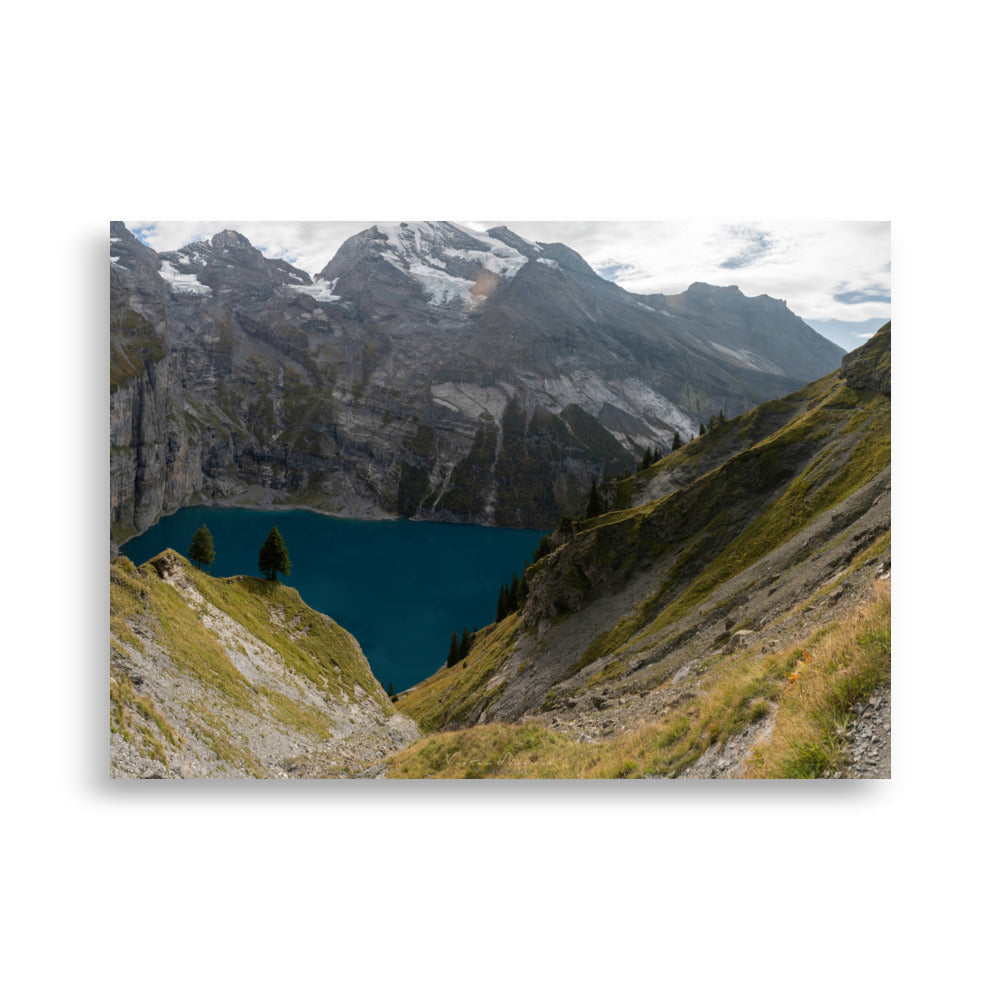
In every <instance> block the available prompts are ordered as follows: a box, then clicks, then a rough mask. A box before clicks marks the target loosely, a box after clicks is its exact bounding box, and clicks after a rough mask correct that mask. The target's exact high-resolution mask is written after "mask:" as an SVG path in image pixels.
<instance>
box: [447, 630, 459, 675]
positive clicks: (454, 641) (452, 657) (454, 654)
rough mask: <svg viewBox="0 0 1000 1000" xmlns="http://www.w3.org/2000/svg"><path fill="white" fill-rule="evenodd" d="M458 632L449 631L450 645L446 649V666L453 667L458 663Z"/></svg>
mask: <svg viewBox="0 0 1000 1000" xmlns="http://www.w3.org/2000/svg"><path fill="white" fill-rule="evenodd" d="M458 660H459V656H458V633H457V632H452V633H451V646H450V647H449V649H448V666H449V667H453V666H455V664H456V663H458Z"/></svg>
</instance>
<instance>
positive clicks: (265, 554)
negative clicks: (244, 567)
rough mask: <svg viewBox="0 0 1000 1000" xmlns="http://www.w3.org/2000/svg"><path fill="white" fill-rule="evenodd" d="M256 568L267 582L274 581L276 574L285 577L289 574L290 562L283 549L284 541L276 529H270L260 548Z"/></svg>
mask: <svg viewBox="0 0 1000 1000" xmlns="http://www.w3.org/2000/svg"><path fill="white" fill-rule="evenodd" d="M257 568H258V569H259V570H260V571H261V572H262V573H263V574H264V578H265V579H267V580H276V579H277V574H278V573H284V574H285V576H288V574H289V573H291V571H292V562H291V560H290V559H289V558H288V549H286V548H285V540H284V539H283V538H282V537H281V535H280V534H279V533H278V529H277V528H272V529H271V531H270V533H269V534H268V536H267V538H266V539H265V540H264V544H263V545H262V546H261V547H260V553H259V555H258V556H257Z"/></svg>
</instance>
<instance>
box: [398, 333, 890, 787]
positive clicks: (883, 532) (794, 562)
mask: <svg viewBox="0 0 1000 1000" xmlns="http://www.w3.org/2000/svg"><path fill="white" fill-rule="evenodd" d="M890 336H891V331H890V327H889V325H888V324H887V325H886V326H885V327H883V329H882V330H881V331H879V333H878V334H877V335H876V336H875V337H873V338H872V339H871V341H869V343H868V344H866V345H865V346H864V347H863V348H861V349H860V350H858V351H855V352H853V353H852V354H850V355H848V356H847V357H846V358H845V359H844V362H843V364H842V366H841V368H840V369H838V370H837V371H836V372H834V373H832V374H831V375H829V376H827V377H826V378H823V379H820V380H818V381H816V382H813V383H811V384H810V385H808V386H806V387H805V388H803V389H801V390H800V391H798V392H796V393H793V394H792V395H790V396H786V397H783V398H782V399H779V400H775V401H773V402H771V403H766V404H764V405H762V406H759V407H757V408H756V409H754V410H752V411H750V412H749V413H747V414H744V415H743V416H741V417H739V418H737V419H735V420H730V421H723V422H721V423H720V424H718V425H717V426H714V427H713V428H712V430H711V431H709V432H708V433H706V434H704V435H702V436H701V437H699V438H698V439H696V440H695V441H694V442H692V443H690V444H688V445H686V446H685V447H683V448H681V449H679V450H677V451H675V452H673V453H672V454H671V455H669V456H667V458H665V459H663V460H662V461H660V462H658V463H656V464H655V465H653V466H652V467H651V468H649V469H647V470H644V471H643V472H640V473H638V474H637V475H636V476H634V477H630V478H628V479H622V480H619V481H614V482H610V483H606V484H605V486H604V487H603V493H604V499H605V501H606V502H607V503H609V504H610V505H612V506H616V501H617V509H612V510H609V511H607V512H606V513H604V514H601V515H599V516H597V517H593V518H590V519H589V520H585V521H582V522H574V523H564V525H563V526H562V527H561V528H560V530H559V531H557V532H555V533H554V534H553V535H552V536H550V538H549V540H548V543H547V545H546V546H543V549H542V552H544V554H541V555H540V558H538V559H537V560H536V562H535V563H534V565H532V566H531V567H530V568H529V570H528V573H527V583H528V596H527V598H526V600H524V601H523V602H522V605H521V607H520V608H519V609H518V611H517V612H516V614H513V615H511V616H509V617H507V618H505V619H504V620H503V621H501V622H500V623H498V624H496V625H494V626H490V627H489V628H488V629H485V630H482V631H481V632H480V633H479V634H478V635H477V636H476V639H475V642H474V643H473V646H472V650H471V652H470V654H469V656H468V657H467V658H466V659H465V660H463V661H461V662H460V663H458V664H456V665H454V666H452V667H447V668H443V669H442V670H441V671H439V672H438V673H437V674H435V675H434V676H433V677H431V678H428V679H427V680H426V681H424V682H423V683H421V684H420V685H417V687H415V688H414V689H412V690H411V691H408V692H406V693H405V694H404V695H403V696H402V697H401V698H400V707H401V708H402V709H403V710H404V711H406V712H407V713H408V714H410V715H412V716H413V718H415V719H416V720H417V721H418V722H419V723H420V725H421V726H422V727H423V728H424V729H426V730H445V731H449V732H457V731H460V730H468V727H470V726H472V727H475V728H474V729H473V730H471V732H470V733H468V734H467V735H466V736H465V737H463V738H464V739H468V740H472V741H473V742H474V743H475V742H476V741H478V740H481V739H483V738H485V734H486V730H487V729H489V727H490V726H491V725H493V726H494V727H495V726H496V725H501V726H503V725H506V726H510V725H512V724H514V730H513V731H512V732H513V735H511V736H510V739H509V740H508V739H507V738H506V737H505V738H503V739H499V744H498V745H499V746H507V747H508V749H507V750H505V751H503V753H501V754H500V758H503V757H504V754H509V755H510V756H509V757H508V758H506V759H507V760H508V762H509V761H511V760H518V759H520V757H519V756H518V755H519V754H521V753H526V754H527V756H528V758H530V757H531V755H532V753H534V754H535V755H536V757H537V760H542V759H545V754H546V753H547V752H548V751H544V752H543V750H542V749H539V747H541V746H542V744H546V745H548V744H549V743H551V742H552V741H556V742H558V741H559V740H564V741H566V740H568V741H569V743H572V744H574V745H575V744H577V743H580V744H590V743H591V742H593V743H594V744H595V746H596V747H597V749H593V748H592V749H591V751H589V757H588V760H591V763H589V764H587V766H586V767H583V765H582V764H581V765H580V767H581V768H582V771H580V772H579V773H580V774H581V775H582V774H583V773H584V772H586V773H591V774H594V773H597V772H601V773H603V772H602V765H601V764H600V763H597V764H594V763H593V759H594V758H600V757H601V753H600V746H602V745H603V746H604V747H605V749H606V750H608V752H609V753H610V748H611V747H612V744H613V743H614V741H615V740H620V739H622V738H623V736H624V735H625V734H627V733H632V732H635V731H637V730H639V729H641V728H642V727H644V726H648V725H659V721H658V720H661V719H663V718H666V717H670V718H671V720H672V723H671V724H672V725H674V726H675V727H676V731H677V732H678V733H680V731H681V730H682V729H683V730H684V732H685V733H687V732H689V731H690V732H695V731H697V732H698V738H699V740H701V741H702V742H698V741H696V742H695V743H693V744H691V746H690V747H689V748H688V749H687V750H686V751H685V752H684V753H681V754H680V755H679V756H678V757H676V758H671V759H670V760H669V761H668V760H665V759H660V758H662V757H663V755H660V758H658V759H659V763H656V762H655V761H654V760H653V759H652V757H645V758H643V759H644V761H645V763H644V765H643V768H646V769H648V773H650V774H670V775H680V774H684V773H689V772H690V773H692V774H697V773H698V766H699V765H698V761H699V760H700V759H701V758H703V757H705V755H707V754H710V753H717V752H718V751H719V748H720V746H725V745H726V743H727V741H728V740H730V739H742V740H743V742H744V744H745V745H744V746H743V747H742V751H741V753H740V757H741V760H742V761H743V763H744V764H745V763H746V761H747V760H748V758H749V755H750V754H751V750H752V747H753V745H754V741H755V740H758V739H762V738H763V737H764V730H765V728H766V727H768V726H770V727H773V726H774V725H775V722H776V718H778V717H779V715H780V713H779V707H780V705H781V704H782V703H783V700H784V699H783V697H782V695H783V694H784V688H783V686H782V685H783V684H785V683H787V681H788V678H789V677H790V676H791V675H793V674H795V675H802V674H803V672H804V670H805V668H804V667H803V668H798V669H797V668H796V667H795V665H796V664H799V663H805V662H807V661H803V659H802V654H803V653H804V652H805V648H804V646H803V644H804V643H809V642H818V641H820V640H821V639H822V637H823V635H824V634H825V633H824V630H825V629H827V630H828V629H848V627H849V624H850V623H851V622H854V621H855V620H856V619H858V616H862V617H863V616H866V615H868V616H871V615H875V614H876V611H875V610H873V609H878V608H881V609H882V611H881V612H879V613H880V614H882V618H883V619H884V621H883V622H882V624H881V625H878V626H877V627H876V626H873V628H872V630H871V631H872V632H873V634H875V633H877V634H878V636H879V638H878V639H877V640H875V639H865V640H864V642H862V641H861V640H860V639H858V638H857V637H856V636H855V638H853V639H848V638H845V639H844V643H843V646H844V648H843V650H841V652H840V653H837V654H831V656H830V658H829V664H832V666H830V669H829V670H828V671H827V672H826V674H825V675H824V676H826V678H827V680H826V681H824V683H829V684H833V683H834V682H833V680H831V678H833V677H834V675H836V674H837V671H838V670H840V668H841V667H843V666H844V662H846V660H851V661H852V662H853V659H856V658H857V657H856V656H855V654H856V653H858V650H868V649H870V648H871V645H872V643H874V644H875V645H876V646H877V647H878V648H879V649H880V650H883V651H884V653H885V655H884V657H881V658H880V659H879V666H878V668H877V669H874V670H873V671H871V678H872V680H871V684H876V683H877V684H882V685H885V684H887V683H888V645H887V636H888V598H887V596H885V595H882V594H880V593H879V592H878V590H877V588H879V587H882V588H884V587H886V586H887V584H885V583H884V581H885V580H886V579H887V578H888V573H889V566H890V555H891V534H890V530H891V525H890V506H891V493H890V395H889V393H890V381H889V372H890ZM546 549H547V550H548V551H545V550H546ZM880 620H881V619H880ZM852 634H853V633H852ZM845 635H846V633H845ZM858 655H860V654H858ZM845 658H846V660H845ZM861 658H862V659H863V658H864V657H861ZM805 672H806V673H808V670H805ZM729 673H732V674H733V676H734V677H736V678H740V677H743V678H746V677H756V678H757V680H756V681H754V682H753V683H751V684H750V685H749V688H748V690H747V691H746V692H744V694H743V695H741V696H740V698H738V699H737V702H736V703H735V707H732V706H731V708H732V710H731V711H730V710H728V709H727V710H726V711H721V710H719V711H715V710H713V711H709V709H708V705H709V701H710V699H709V701H706V699H707V698H709V693H710V692H716V694H718V693H719V690H718V689H719V684H720V683H721V682H720V678H721V677H723V676H728V674H729ZM837 683H839V681H838V682H837ZM845 683H846V682H845ZM852 683H853V682H852ZM866 683H867V682H866ZM737 686H738V685H737ZM800 687H801V685H800ZM864 687H865V685H864V684H861V685H860V686H857V688H856V690H855V688H852V687H851V685H850V684H848V685H847V690H849V691H854V694H856V695H857V697H860V696H861V695H860V694H858V692H859V691H861V690H862V689H863V688H864ZM796 690H798V689H796ZM841 700H842V699H840V700H837V699H833V701H831V702H830V704H833V703H834V702H836V704H837V705H838V706H840V701H841ZM723 701H725V699H723ZM682 706H686V707H684V708H683V709H682V708H681V707H682ZM841 710H842V707H838V708H837V709H836V711H834V710H832V709H831V711H832V712H833V714H834V715H836V713H837V712H840V711H841ZM720 711H721V715H720V714H719V712H720ZM678 712H680V714H677V713H678ZM705 712H708V716H710V717H711V718H712V719H713V720H714V721H713V722H712V724H711V725H709V726H708V728H707V729H705V730H704V731H703V730H700V729H699V728H698V726H697V725H695V724H694V722H693V721H692V720H693V719H697V718H699V717H701V716H702V715H703V714H704V713H705ZM831 718H832V716H831ZM685 719H686V720H687V722H686V723H685V722H684V720H685ZM723 720H725V721H723ZM522 726H527V727H535V729H536V730H537V731H538V733H537V734H536V735H537V736H538V741H536V742H535V743H533V740H534V737H531V736H530V734H529V733H527V731H524V732H522V730H521V729H520V728H519V727H522ZM685 726H687V728H685ZM830 726H832V730H831V731H832V732H836V731H837V729H838V727H839V726H840V722H836V721H834V722H830V720H829V719H827V721H826V722H824V723H823V726H821V727H820V728H821V729H822V731H823V732H824V733H826V732H827V729H829V727H830ZM479 727H485V728H484V729H480V728H479ZM755 727H756V728H755ZM824 727H826V728H824ZM494 732H498V731H496V730H494ZM827 735H828V734H827ZM522 737H523V739H522ZM677 738H678V739H680V738H681V737H680V736H678V737H677ZM823 738H826V737H823ZM457 739H458V737H457V736H447V737H446V736H439V737H431V738H429V740H430V742H428V741H424V742H423V743H421V744H418V745H417V746H415V747H413V748H411V750H409V751H407V753H405V754H402V755H400V758H399V759H398V761H397V762H395V763H394V764H393V765H392V766H391V767H390V773H399V774H402V773H403V772H407V773H410V774H415V773H416V772H418V771H420V767H417V766H416V765H414V764H413V761H414V760H415V759H416V757H417V756H418V755H419V754H420V753H422V752H423V751H422V750H421V747H426V746H438V745H439V744H442V741H443V744H442V745H444V746H450V745H451V743H450V742H449V741H454V740H457ZM657 739H666V735H665V734H663V733H660V734H659V735H658V736H657ZM519 740H520V741H521V742H524V741H527V742H526V744H525V746H524V747H521V748H520V749H517V748H516V747H519V746H520V743H519V742H518V741H519ZM511 741H513V742H511ZM539 741H540V742H539ZM720 741H721V742H720ZM668 742H669V741H668ZM835 742H836V740H834V743H835ZM531 746H534V747H535V749H534V750H532V749H531ZM757 749H759V747H758V748H757ZM481 751H482V748H481V747H480V748H477V749H474V750H472V751H470V752H472V753H473V754H475V753H480V752H481ZM452 752H454V747H453V748H452ZM574 752H575V751H574ZM432 756H433V754H432ZM557 756H558V754H557ZM653 756H655V755H653ZM730 756H732V755H730ZM445 757H446V759H447V755H445ZM466 757H468V754H466V755H465V756H464V757H463V754H462V753H459V754H458V755H457V756H456V757H455V758H454V760H455V761H458V760H461V759H465V758H466ZM612 757H613V755H612ZM435 759H436V758H435ZM476 759H477V760H479V758H478V757H477V758H476ZM483 759H489V753H486V757H485V758H483ZM627 759H631V758H627ZM836 759H837V755H836V753H834V752H833V751H831V753H829V754H826V755H825V756H824V755H822V754H820V755H818V756H816V759H815V760H816V761H817V762H818V761H823V762H825V763H823V764H822V766H821V765H820V763H815V762H814V765H810V766H807V767H805V768H804V772H808V773H810V774H812V773H813V771H815V772H816V774H817V775H818V774H822V773H824V772H827V771H829V772H830V773H835V772H836ZM405 761H410V764H406V763H405ZM536 762H537V761H536ZM481 763H482V762H481V761H480V764H481ZM425 764H426V761H425ZM633 764H635V767H634V769H633V770H634V771H635V773H642V771H643V769H642V768H640V766H639V763H638V761H633ZM454 766H455V767H457V766H458V764H455V765H454ZM477 766H479V765H477ZM622 766H624V764H623V765H622ZM810 767H811V768H812V770H810ZM528 770H529V771H530V770H531V769H530V768H529V769H528ZM556 770H558V768H557V769H556ZM570 770H572V768H570ZM604 770H607V768H605V769H604ZM611 770H612V771H614V770H615V768H614V767H612V768H611ZM780 770H781V769H780V768H778V771H780ZM792 770H794V769H792ZM804 772H803V770H801V769H800V771H798V772H796V774H803V773H804ZM424 773H428V774H435V773H442V772H441V769H440V768H437V769H436V768H435V766H434V765H428V766H427V767H426V768H425V772H424ZM616 773H617V772H616ZM629 773H632V772H631V771H630V772H629ZM768 773H774V772H773V771H772V772H768ZM606 776H613V775H610V774H609V775H606Z"/></svg>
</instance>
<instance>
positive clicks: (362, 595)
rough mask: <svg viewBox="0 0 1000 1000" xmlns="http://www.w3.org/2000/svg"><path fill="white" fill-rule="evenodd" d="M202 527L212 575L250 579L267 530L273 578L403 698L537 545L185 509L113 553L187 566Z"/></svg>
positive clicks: (276, 514)
mask: <svg viewBox="0 0 1000 1000" xmlns="http://www.w3.org/2000/svg"><path fill="white" fill-rule="evenodd" d="M203 523H204V524H207V525H208V530H209V531H211V533H212V538H213V542H214V545H215V562H214V563H213V564H212V566H211V567H210V568H209V572H211V574H212V575H213V576H234V575H236V574H239V573H242V574H246V575H251V576H260V575H261V574H260V571H259V570H258V569H257V553H258V552H259V551H260V547H261V545H263V544H264V539H265V538H266V537H267V533H268V532H269V531H270V530H271V527H272V526H274V527H277V529H278V531H279V532H281V537H282V538H283V539H284V540H285V546H286V547H287V548H288V555H289V558H290V559H291V561H292V572H291V573H290V574H289V575H288V576H280V575H279V577H278V579H279V580H280V581H281V582H282V583H285V584H287V585H288V586H289V587H294V588H295V589H296V590H297V591H298V592H299V593H300V594H301V595H302V599H303V600H304V601H305V602H306V603H307V604H308V605H310V606H311V607H313V608H315V609H316V610H317V611H322V612H323V613H324V614H327V615H329V616H330V617H331V618H333V619H334V621H336V622H337V623H338V624H339V625H342V626H343V627H344V628H346V629H347V630H348V632H351V633H352V634H353V635H354V636H355V637H356V638H357V640H358V642H360V643H361V648H362V649H363V650H364V653H365V656H367V657H368V661H369V663H371V665H372V671H373V672H374V673H375V676H376V677H377V678H378V679H379V681H380V682H381V683H382V685H383V687H386V688H388V686H389V684H390V682H391V683H392V684H393V686H394V687H395V689H396V691H397V692H399V691H404V690H405V689H406V688H408V687H410V686H412V685H413V684H416V683H417V682H418V681H421V680H423V679H424V678H425V677H429V676H430V675H431V674H432V673H434V671H435V670H437V669H438V667H440V666H441V664H442V663H444V661H445V659H446V658H447V656H448V645H449V643H450V641H451V633H452V632H458V635H459V637H461V635H462V629H463V628H468V629H469V631H470V632H471V631H473V630H474V629H477V628H481V627H482V626H483V625H487V624H489V623H490V622H492V621H493V619H494V618H495V616H496V608H497V596H498V595H499V593H500V587H501V585H502V584H503V583H507V582H509V581H510V579H511V577H512V576H513V575H514V573H515V572H516V573H518V574H520V573H521V572H522V571H523V569H524V562H525V560H527V561H528V562H530V561H531V557H532V554H533V553H534V551H535V549H536V548H537V547H538V542H539V540H540V539H541V538H542V536H543V535H544V534H545V532H542V531H528V530H521V529H511V528H483V527H479V526H477V525H468V524H437V523H431V522H426V521H351V520H346V519H343V518H336V517H327V516H324V515H323V514H314V513H312V512H311V511H299V510H283V511H261V510H244V509H242V508H234V507H186V508H184V509H183V510H179V511H178V512H177V513H176V514H172V515H170V516H169V517H165V518H163V519H162V520H160V521H159V522H158V523H157V524H155V525H153V527H151V528H149V529H148V530H147V531H145V532H144V533H143V534H142V535H139V536H138V537H136V538H133V539H130V540H129V541H128V542H126V543H125V544H124V545H123V546H122V547H121V550H122V552H123V553H124V554H125V555H126V556H128V557H129V559H131V560H132V561H133V562H134V563H136V564H139V563H142V562H145V561H146V560H147V559H150V558H152V557H153V556H155V555H157V554H158V553H160V552H162V551H163V550H164V549H166V548H171V549H175V550H176V551H177V552H180V553H181V555H183V556H186V555H187V550H188V547H189V546H190V544H191V537H192V535H194V533H195V532H196V531H197V530H198V528H199V527H200V526H201V525H202V524H203Z"/></svg>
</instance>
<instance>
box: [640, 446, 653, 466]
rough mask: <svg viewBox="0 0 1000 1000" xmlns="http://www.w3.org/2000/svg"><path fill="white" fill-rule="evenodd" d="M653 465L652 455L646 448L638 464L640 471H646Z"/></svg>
mask: <svg viewBox="0 0 1000 1000" xmlns="http://www.w3.org/2000/svg"><path fill="white" fill-rule="evenodd" d="M652 464H653V453H652V452H651V451H650V450H649V448H648V447H647V448H646V450H645V451H644V452H643V453H642V461H641V462H640V463H639V468H640V469H648V468H649V467H650V466H651V465H652Z"/></svg>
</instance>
